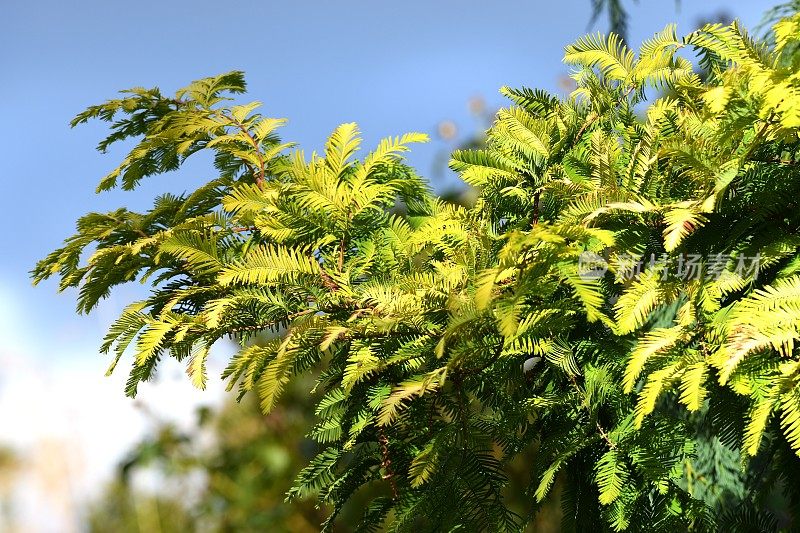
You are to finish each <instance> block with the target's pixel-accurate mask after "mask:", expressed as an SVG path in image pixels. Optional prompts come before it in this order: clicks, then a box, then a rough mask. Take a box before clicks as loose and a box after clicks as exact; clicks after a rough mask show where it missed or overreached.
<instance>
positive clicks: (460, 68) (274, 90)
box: [0, 0, 775, 379]
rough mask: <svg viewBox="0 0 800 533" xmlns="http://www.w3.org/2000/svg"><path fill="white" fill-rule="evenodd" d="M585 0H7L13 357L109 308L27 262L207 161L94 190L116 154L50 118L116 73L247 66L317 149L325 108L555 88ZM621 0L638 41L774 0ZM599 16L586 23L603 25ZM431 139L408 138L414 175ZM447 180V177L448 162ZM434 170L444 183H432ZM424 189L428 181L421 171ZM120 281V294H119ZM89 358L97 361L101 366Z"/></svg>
mask: <svg viewBox="0 0 800 533" xmlns="http://www.w3.org/2000/svg"><path fill="white" fill-rule="evenodd" d="M589 3H590V2H589V0H560V1H557V2H553V1H541V0H494V1H491V2H483V1H480V2H479V1H473V0H469V1H464V0H462V1H458V2H456V1H452V0H427V1H421V0H406V1H403V2H391V3H389V2H380V1H376V0H371V1H367V0H360V1H353V0H339V1H326V2H323V1H311V0H307V1H293V2H277V1H270V0H261V1H241V0H239V1H230V2H219V1H218V2H209V1H207V0H196V1H192V2H185V1H167V0H160V1H155V0H142V1H133V2H120V1H117V0H104V1H102V2H101V1H95V0H92V1H82V2H77V1H68V0H46V1H41V0H26V1H22V0H17V1H11V0H9V1H7V2H5V3H4V6H3V16H2V22H0V72H2V78H0V79H1V80H2V81H1V82H0V102H2V104H0V105H2V119H3V127H2V130H1V131H2V133H0V136H2V137H1V138H0V141H1V142H0V146H1V147H2V149H1V151H0V155H1V156H2V157H0V179H2V198H3V201H4V206H3V209H2V211H0V213H2V214H1V215H0V216H2V223H3V224H2V228H3V229H2V232H0V239H2V242H0V245H2V252H3V259H2V263H0V306H2V307H0V322H3V323H2V324H1V325H0V335H2V337H3V341H4V342H5V343H8V339H9V338H12V339H22V338H27V339H28V342H27V347H26V348H25V351H26V352H29V353H26V354H25V355H26V356H30V357H36V358H42V359H49V358H52V357H56V358H57V357H58V355H59V353H61V349H62V348H63V347H64V346H65V345H67V344H68V345H70V346H71V347H72V349H71V350H69V351H70V352H71V353H73V354H74V353H75V350H74V348H75V347H76V346H86V353H85V357H87V358H91V357H95V354H96V350H95V348H96V346H97V345H98V344H99V340H100V337H101V336H102V334H103V327H104V325H105V324H107V323H108V321H109V320H110V318H111V316H110V314H111V313H112V312H113V311H114V308H115V307H118V306H119V304H121V303H122V301H124V299H125V298H124V296H123V297H121V298H119V299H118V300H117V302H116V303H113V302H112V303H111V304H110V305H109V306H107V307H106V311H105V312H102V311H101V314H100V315H99V318H86V317H76V316H74V314H73V305H74V303H73V298H72V295H67V296H65V295H61V296H56V295H55V294H54V289H55V286H54V284H52V283H49V284H46V285H44V286H43V287H39V288H37V289H33V288H32V287H31V286H30V283H29V281H28V279H27V271H28V270H29V269H30V268H31V267H32V266H33V264H34V262H35V260H36V259H38V258H40V257H41V256H43V255H44V254H45V253H46V252H48V251H49V250H51V249H52V248H53V247H55V246H57V245H58V244H59V243H60V242H61V240H62V239H63V238H64V237H66V236H67V235H69V234H71V232H72V229H73V223H74V220H75V219H76V218H77V217H78V216H79V215H81V214H82V213H84V212H86V211H88V210H106V209H111V208H114V207H117V206H120V205H127V206H133V207H136V208H144V207H145V206H146V205H147V201H148V200H149V199H150V198H152V196H153V195H155V194H157V193H160V192H164V191H177V192H181V191H183V190H184V189H186V188H191V187H192V186H193V185H194V184H196V183H198V182H200V181H202V180H205V179H208V178H210V177H211V174H210V173H209V172H210V169H209V168H205V167H202V166H198V165H195V166H193V167H191V170H192V175H188V174H185V175H181V176H169V177H168V178H166V179H155V180H151V181H150V182H149V183H148V184H147V186H146V187H144V188H143V189H142V190H141V191H138V192H134V193H123V192H112V193H110V194H104V195H101V196H96V195H94V193H93V190H94V186H95V184H96V183H97V181H98V179H99V178H100V177H101V176H102V175H103V174H104V173H105V172H107V171H108V170H109V169H110V168H113V166H115V164H116V163H117V161H118V160H119V158H120V156H121V153H120V152H114V153H112V154H110V155H105V156H103V155H101V154H99V153H97V152H95V151H94V150H93V147H94V146H95V145H96V143H97V141H98V140H99V139H100V138H101V137H102V135H103V132H104V130H103V126H102V125H101V124H97V125H89V126H83V127H80V128H78V129H76V130H70V129H69V127H68V121H69V119H70V118H71V117H72V116H74V115H75V114H76V113H77V112H79V111H81V110H82V109H83V108H85V107H86V106H88V105H90V104H94V103H98V102H100V101H102V100H104V99H106V98H110V97H113V96H114V95H115V91H117V90H119V89H124V88H127V87H130V86H134V85H143V86H153V85H158V86H160V87H161V88H162V89H163V90H165V91H167V92H172V91H173V90H174V89H176V88H177V87H179V86H181V85H183V84H185V83H187V82H189V81H190V80H193V79H196V78H198V77H202V76H206V75H211V74H216V73H220V72H224V71H228V70H231V69H241V70H244V71H245V72H246V73H247V79H248V82H249V88H250V95H249V97H250V98H252V99H258V100H261V101H263V102H264V104H265V106H264V112H265V114H268V115H273V116H282V117H287V118H289V121H290V122H289V125H288V126H287V127H286V128H285V130H284V136H285V138H287V139H288V140H293V141H297V142H299V143H300V144H301V145H302V146H303V147H304V148H306V149H308V150H311V149H315V148H318V147H319V146H320V145H321V143H322V141H323V139H324V138H325V136H326V135H327V133H328V132H330V130H331V129H333V128H334V127H335V126H336V125H337V124H339V123H341V122H346V121H357V122H358V123H359V124H360V126H361V128H362V131H363V132H364V135H365V139H366V140H367V142H368V144H371V143H373V142H375V141H376V140H377V139H379V138H380V137H383V136H386V135H390V134H399V133H402V132H405V131H411V130H415V131H426V132H432V131H433V130H434V128H435V125H436V124H437V123H438V122H439V121H441V120H443V119H452V120H454V121H455V122H456V123H457V124H458V125H459V127H460V128H461V130H462V131H464V130H467V131H469V130H471V129H472V128H474V127H475V126H474V121H473V120H472V119H471V118H470V115H469V113H468V111H467V106H466V102H467V101H468V99H469V98H470V97H472V96H475V95H482V96H483V97H484V98H485V99H486V100H487V101H488V103H489V105H490V106H492V107H495V106H499V105H501V104H502V99H501V98H500V97H499V95H498V94H497V89H498V87H500V86H501V85H503V84H508V85H512V86H520V85H528V86H535V87H542V88H545V89H549V90H552V91H558V90H559V89H558V78H559V76H561V75H563V74H564V73H565V72H566V70H565V68H564V67H563V65H562V64H561V56H562V48H563V46H564V45H565V44H568V43H569V42H571V41H572V40H573V39H574V38H576V37H578V36H579V35H581V34H583V33H585V32H586V30H587V23H588V21H589V14H590V13H589ZM625 3H626V4H627V5H628V6H630V15H631V21H630V27H631V28H632V31H631V35H630V41H631V42H632V43H633V44H635V45H636V44H638V43H639V42H640V41H641V40H642V39H643V38H645V37H647V36H649V35H651V34H652V33H654V32H655V31H657V30H660V29H661V28H662V27H663V26H664V25H665V24H666V23H667V22H669V21H672V20H677V21H678V23H679V31H680V32H681V33H685V32H688V31H690V30H691V29H693V27H694V25H695V24H696V21H697V20H698V19H699V18H700V17H703V16H709V15H713V14H714V13H717V12H719V11H720V10H727V11H728V12H730V13H731V14H733V15H734V16H737V17H740V18H741V20H742V21H743V22H744V23H745V24H746V25H747V26H750V27H752V26H754V25H755V24H756V23H757V22H758V21H759V20H760V17H761V15H762V13H763V12H764V11H765V10H766V9H767V8H769V7H771V6H772V5H774V3H775V2H773V1H762V0H749V1H747V2H725V1H718V0H703V1H700V0H694V1H692V0H683V2H682V3H681V5H680V7H679V8H678V9H677V10H676V6H675V3H674V2H672V1H668V0H667V1H664V0H661V1H659V0H640V2H639V3H638V4H633V3H632V2H631V1H627V2H625ZM605 27H606V20H605V17H603V18H601V19H600V20H599V21H598V24H597V26H596V27H595V28H593V29H595V30H596V29H601V30H603V29H605ZM444 149H445V146H444V144H442V143H441V142H438V143H437V142H433V143H431V144H430V145H427V146H424V147H422V148H419V149H417V150H416V152H415V153H414V154H413V156H412V157H411V161H412V163H414V164H415V165H416V166H417V167H418V168H419V170H420V171H421V172H422V173H424V174H431V169H432V166H433V161H434V158H435V156H436V154H437V152H439V151H441V150H444ZM448 179H450V180H451V181H450V182H449V183H451V184H452V183H453V181H452V180H453V178H452V177H451V178H448ZM445 185H446V184H445ZM438 186H439V187H442V186H443V185H442V184H439V185H438ZM127 294H132V292H130V293H127ZM103 365H104V362H102V361H98V362H97V377H98V379H100V375H101V374H100V372H101V371H102V370H103V369H104V366H103ZM2 373H3V371H2V370H0V377H2Z"/></svg>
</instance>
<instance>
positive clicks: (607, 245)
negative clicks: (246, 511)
mask: <svg viewBox="0 0 800 533" xmlns="http://www.w3.org/2000/svg"><path fill="white" fill-rule="evenodd" d="M799 48H800V15H794V16H791V17H788V18H785V19H783V20H781V21H780V22H778V23H777V25H776V26H775V27H774V33H773V35H772V36H770V38H769V39H768V40H766V41H764V42H760V41H758V40H755V39H753V38H751V37H750V36H748V35H747V33H745V31H744V30H743V29H742V28H740V27H739V26H738V24H736V23H734V24H732V25H730V26H722V25H709V26H706V27H704V28H701V29H699V30H697V31H695V32H693V33H691V34H689V35H687V36H686V37H683V38H679V37H678V36H677V35H676V31H675V27H674V26H668V27H667V28H665V29H664V30H663V31H661V32H660V33H658V34H656V35H655V36H654V37H653V38H652V39H650V40H648V41H646V42H645V43H644V44H643V46H642V48H641V50H640V51H639V53H638V54H635V53H634V52H632V51H630V50H628V49H627V48H626V47H625V46H624V45H623V44H622V42H621V41H620V39H619V38H617V37H616V36H615V35H613V34H612V35H610V36H608V37H603V36H600V35H595V36H587V37H584V38H582V39H580V40H579V41H578V42H576V43H575V44H572V45H570V46H568V47H567V49H566V55H565V62H566V63H567V64H569V65H570V66H571V67H573V69H574V70H573V78H574V79H575V82H576V84H577V88H576V90H575V91H574V92H573V93H572V94H571V95H569V96H568V97H566V98H559V97H556V96H552V95H549V94H547V93H545V92H543V91H539V90H531V89H511V88H503V89H502V92H503V93H504V94H505V95H506V96H507V97H508V98H509V99H510V100H511V101H512V102H513V104H512V105H511V106H510V107H508V108H506V109H503V110H501V111H499V112H498V114H497V116H496V120H495V123H494V125H493V126H492V128H491V129H490V130H489V132H488V139H487V145H486V147H485V149H482V150H467V151H457V152H455V153H454V154H453V156H452V161H451V167H452V168H453V169H454V170H455V171H457V172H458V173H459V174H460V175H461V177H462V178H463V180H464V181H465V182H467V183H468V184H470V185H471V186H473V187H475V188H477V189H478V190H479V191H480V196H479V199H478V201H477V203H476V205H475V206H474V207H472V208H464V207H460V206H454V205H450V204H447V203H444V202H443V201H441V200H439V199H437V198H436V196H435V195H434V194H432V192H431V191H430V189H429V188H428V186H427V185H426V183H425V181H424V180H423V179H422V178H420V177H419V176H418V175H417V174H416V172H415V171H414V170H413V169H412V168H409V166H407V165H406V164H404V163H403V158H402V155H403V153H404V152H406V151H407V150H408V149H409V145H411V144H413V143H416V142H422V141H425V140H426V137H425V135H422V134H417V133H412V134H406V135H403V136H401V137H397V138H390V139H386V140H384V141H382V142H381V143H380V144H379V145H378V146H377V147H376V148H375V149H374V150H372V151H371V152H368V153H366V154H364V155H363V156H361V157H360V158H357V153H358V152H359V149H360V141H359V132H358V129H357V127H356V125H355V124H344V125H342V126H340V127H338V128H337V129H336V130H335V131H334V132H333V133H332V134H331V136H330V138H329V139H328V141H327V144H326V146H325V150H324V153H322V154H311V155H310V156H309V155H306V154H304V153H303V152H302V151H298V150H295V149H294V148H293V146H292V145H291V144H289V143H284V142H283V141H282V140H281V139H280V138H279V136H278V134H277V131H278V129H279V127H280V126H281V125H282V124H283V120H282V119H274V118H268V117H265V116H263V115H261V114H259V113H258V111H257V110H258V107H259V104H258V103H257V102H256V103H252V104H247V105H233V103H232V102H231V100H230V98H229V97H228V95H231V94H239V93H242V92H244V90H245V83H244V79H243V76H242V74H241V73H239V72H231V73H228V74H224V75H221V76H216V77H212V78H206V79H202V80H199V81H196V82H193V83H192V84H190V85H189V86H187V87H186V88H184V89H181V90H179V91H178V92H177V93H176V94H175V95H174V96H171V97H170V96H165V95H163V94H162V93H161V92H160V91H159V90H158V89H149V90H145V89H142V88H136V89H131V90H129V91H125V92H124V93H123V95H122V97H121V98H120V99H116V100H109V101H107V102H106V103H104V104H102V105H98V106H94V107H90V108H89V109H88V110H87V111H85V112H84V113H82V114H80V115H78V117H77V118H76V119H75V120H74V122H73V124H78V123H82V122H85V121H87V120H90V119H100V120H104V121H108V122H110V123H111V126H110V127H111V134H110V135H109V136H108V137H107V138H106V139H105V140H104V141H103V142H101V143H100V146H99V148H100V149H101V150H104V149H105V148H107V147H108V146H109V145H111V144H113V143H115V142H118V141H129V142H130V141H133V142H134V143H135V146H134V147H133V149H132V150H131V151H130V153H129V154H128V155H127V157H125V159H124V160H123V161H122V163H121V164H120V166H119V167H118V168H116V169H115V170H114V171H112V172H111V173H110V174H109V175H108V176H106V177H105V178H103V180H102V181H101V182H100V185H99V187H98V190H99V191H102V190H107V189H111V188H113V187H117V186H121V187H122V188H123V189H133V188H135V187H136V186H137V184H138V183H139V182H140V181H141V180H142V179H144V178H147V177H151V176H155V175H159V174H163V173H166V172H169V171H173V170H176V169H179V168H180V167H181V165H182V163H183V162H184V161H185V160H186V159H187V158H188V157H190V156H191V155H192V154H194V153H196V152H201V151H203V152H210V153H211V154H213V161H214V167H215V169H216V173H217V177H216V178H215V179H214V180H212V181H210V182H209V183H208V184H206V185H204V186H202V187H201V188H199V189H198V190H196V191H193V192H191V193H189V194H185V195H181V196H174V195H169V194H166V195H163V196H160V197H158V198H156V200H155V202H154V205H153V208H152V209H151V210H150V211H147V212H145V213H136V212H132V211H130V210H127V209H125V208H121V209H118V210H116V211H113V212H110V213H90V214H88V215H86V216H84V217H82V218H81V219H80V220H79V221H78V225H77V231H78V232H77V234H75V235H74V236H72V237H70V238H69V239H67V241H66V242H65V245H64V247H63V248H60V249H58V250H56V251H54V252H52V253H51V254H50V255H49V256H47V257H46V258H45V259H44V260H42V261H41V262H40V263H39V264H38V265H37V266H36V268H35V270H34V271H33V277H34V280H35V281H36V282H39V281H41V280H44V279H47V278H49V277H52V276H55V277H58V278H59V279H60V288H61V289H67V288H71V287H75V288H78V290H79V296H78V310H79V311H80V312H88V311H90V310H92V309H93V308H94V307H95V306H96V304H97V303H98V301H99V300H100V299H102V298H104V297H106V296H107V295H108V294H109V291H111V290H112V289H113V287H115V286H116V285H119V284H122V283H126V282H129V281H132V280H141V281H142V282H145V281H147V282H149V283H151V284H152V293H151V295H150V296H149V297H148V298H147V299H145V300H142V301H137V302H133V303H131V304H130V305H128V306H127V308H126V309H125V310H124V311H123V313H122V315H121V316H120V317H119V318H118V319H117V320H116V322H114V324H113V325H112V326H111V328H110V330H109V332H108V335H107V337H106V339H105V342H104V343H103V346H102V350H103V351H104V352H110V353H111V354H112V355H113V358H114V362H113V363H112V366H111V369H112V370H113V368H114V367H115V366H116V365H117V362H118V361H119V360H120V358H121V357H122V356H123V355H124V354H125V353H131V354H132V358H133V363H132V369H131V372H130V379H129V381H128V385H127V393H128V394H129V395H131V396H133V395H135V394H136V389H137V385H138V383H139V382H140V381H143V380H147V379H149V378H151V377H152V376H153V375H154V372H155V371H156V369H157V365H158V362H159V360H160V359H161V358H163V357H168V356H169V357H174V358H176V359H178V360H180V361H184V362H185V363H186V368H187V372H188V374H189V378H190V379H191V381H192V382H193V383H194V384H195V385H196V386H198V387H200V388H203V387H204V386H205V383H206V379H207V377H206V359H207V355H208V352H209V349H210V348H211V346H212V345H213V344H214V343H216V342H218V341H220V340H222V339H226V338H234V339H236V340H237V341H238V342H239V343H240V345H241V349H240V350H239V351H238V353H237V354H236V355H235V356H233V358H232V359H231V361H230V363H229V365H228V367H227V369H226V370H225V372H224V375H223V377H224V378H225V379H227V380H228V382H229V383H230V387H231V388H237V389H238V391H239V393H240V394H245V393H248V392H250V391H252V393H254V394H257V395H258V397H259V399H260V402H261V407H262V408H263V411H264V412H265V413H268V412H269V411H270V409H272V408H273V406H274V405H275V404H276V402H278V401H280V396H281V392H282V391H283V390H284V388H285V387H286V386H287V384H288V383H289V382H290V381H291V380H292V379H293V378H294V377H295V376H298V375H299V374H301V373H312V374H313V375H314V376H315V378H316V385H315V387H314V389H313V391H312V394H314V395H316V396H315V397H316V398H318V401H317V408H316V415H317V417H318V424H317V425H316V426H315V427H313V428H309V430H310V431H311V435H312V436H313V437H314V439H315V440H316V441H317V442H318V443H319V445H320V446H319V453H318V455H317V456H316V457H315V458H314V459H313V460H312V461H311V462H310V464H309V465H308V466H307V467H306V468H305V469H303V470H302V471H301V472H300V473H299V475H298V477H297V479H296V482H295V484H294V486H293V487H291V489H290V490H289V492H288V498H289V499H293V498H304V497H307V496H309V495H316V497H318V498H319V499H320V501H322V502H324V503H326V504H329V505H330V506H331V508H332V509H333V512H332V514H331V516H330V519H329V520H328V521H327V522H326V524H325V527H326V528H331V527H333V524H334V523H335V520H336V515H337V512H338V511H339V510H340V509H341V508H342V506H343V505H345V504H346V503H347V502H348V501H349V500H350V499H351V497H352V496H353V495H355V494H356V493H358V492H359V489H361V488H362V487H364V486H366V485H369V486H371V487H372V489H371V491H367V492H369V494H374V495H376V496H374V498H373V499H372V500H371V501H370V502H369V504H368V505H367V506H366V507H365V508H364V510H363V516H364V519H363V523H362V524H361V525H360V526H359V527H360V528H362V529H363V530H371V529H378V528H386V529H389V530H396V531H408V530H415V531H450V530H454V529H460V530H464V531H505V530H508V531H518V530H520V529H523V528H524V527H525V525H526V524H528V523H530V521H531V520H533V519H534V517H535V516H536V512H537V510H538V508H539V507H540V506H541V505H542V503H543V502H544V500H545V499H546V498H548V497H558V498H560V500H561V507H562V510H563V527H564V529H565V530H579V531H587V530H594V529H598V528H607V529H612V530H625V529H630V530H645V531H678V530H686V529H690V530H693V531H705V530H716V529H720V528H722V530H740V529H737V528H744V527H751V528H754V529H760V530H764V529H770V528H776V527H778V526H787V525H789V524H792V523H793V524H794V525H795V526H796V525H797V524H798V522H797V520H800V490H798V489H800V482H799V481H798V480H799V479H800V459H798V454H800V357H799V356H798V348H797V347H796V346H795V341H796V340H797V339H800V231H799V230H800V203H799V202H800V200H799V199H800V170H798V169H799V168H800V163H799V162H798V157H797V156H798V150H800V144H799V143H798V140H799V139H798V131H800V53H798V49H799ZM692 54H695V55H696V56H697V57H698V59H699V61H698V64H699V68H700V71H697V70H696V69H695V67H694V65H693V64H692V62H690V60H689V59H687V57H689V56H691V55H692ZM648 94H649V95H650V99H648ZM587 254H590V256H591V257H595V258H602V259H603V262H604V264H605V265H606V266H607V267H608V268H607V270H600V271H592V272H589V273H588V274H591V275H587V272H586V271H585V268H584V266H585V265H583V264H582V260H583V259H584V258H585V257H587ZM631 257H632V258H634V260H636V261H638V262H639V263H640V264H641V268H640V269H639V270H638V271H636V272H635V275H630V273H631V272H630V270H629V269H627V267H625V264H626V263H625V261H626V260H628V259H629V258H631ZM652 257H657V258H659V260H658V261H648V258H652ZM754 258H755V259H757V261H758V263H757V267H758V268H747V269H742V268H740V267H741V265H742V263H743V261H753V260H755V259H754ZM689 260H693V261H694V263H693V268H692V269H691V271H684V272H683V273H681V272H676V270H675V269H674V268H673V265H675V264H686V263H687V262H688V261H689ZM687 272H691V275H688V274H687ZM265 335H266V337H265ZM264 338H266V339H267V340H266V341H262V342H254V340H256V339H264ZM520 458H523V459H524V460H525V461H527V467H526V468H527V471H528V472H529V482H530V485H529V489H528V498H529V502H530V505H529V508H528V509H527V510H526V512H525V513H516V512H513V511H512V510H511V509H510V508H509V506H508V505H506V504H505V503H504V502H505V500H506V496H507V495H506V493H505V492H504V489H505V487H506V486H507V474H508V467H509V465H510V463H511V462H512V461H514V460H519V459H520ZM553 487H558V490H557V491H554V489H553ZM361 492H362V494H363V492H364V491H361ZM775 502H778V503H775ZM772 511H775V512H772ZM793 521H794V522H793ZM731 528H733V529H731Z"/></svg>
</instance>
